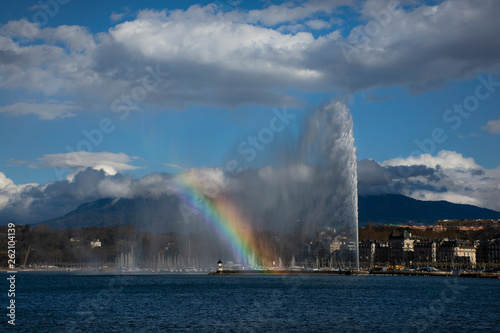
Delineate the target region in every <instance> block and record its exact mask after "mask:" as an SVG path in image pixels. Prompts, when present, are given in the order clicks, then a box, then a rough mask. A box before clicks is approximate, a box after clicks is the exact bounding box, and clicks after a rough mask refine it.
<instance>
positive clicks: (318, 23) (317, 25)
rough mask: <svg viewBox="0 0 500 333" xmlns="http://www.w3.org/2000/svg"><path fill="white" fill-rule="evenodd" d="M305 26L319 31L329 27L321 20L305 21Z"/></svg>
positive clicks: (328, 24)
mask: <svg viewBox="0 0 500 333" xmlns="http://www.w3.org/2000/svg"><path fill="white" fill-rule="evenodd" d="M306 25H307V26H308V27H309V28H311V29H314V30H321V29H326V28H329V27H330V23H328V22H326V21H323V20H309V21H306Z"/></svg>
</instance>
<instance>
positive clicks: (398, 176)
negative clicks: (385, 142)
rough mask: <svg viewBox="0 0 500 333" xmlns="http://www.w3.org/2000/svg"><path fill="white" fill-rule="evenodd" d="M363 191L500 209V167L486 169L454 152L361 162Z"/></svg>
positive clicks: (359, 170)
mask: <svg viewBox="0 0 500 333" xmlns="http://www.w3.org/2000/svg"><path fill="white" fill-rule="evenodd" d="M358 180H359V183H358V187H359V191H360V194H365V195H366V194H381V193H398V194H403V195H407V196H410V197H413V198H415V199H419V200H446V201H450V202H454V203H462V204H472V205H476V206H479V207H484V208H489V209H493V210H497V211H500V202H499V201H498V195H499V190H500V167H498V168H496V169H485V168H483V167H482V166H480V165H478V164H477V163H476V162H475V161H474V159H472V158H466V157H464V156H463V155H462V154H459V153H456V152H454V151H440V152H439V153H438V154H437V156H431V155H429V154H423V155H420V156H412V157H408V158H395V159H390V160H388V161H384V162H382V163H378V162H376V161H373V160H362V161H359V162H358Z"/></svg>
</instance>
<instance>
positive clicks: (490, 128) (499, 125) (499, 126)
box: [481, 119, 500, 134]
mask: <svg viewBox="0 0 500 333" xmlns="http://www.w3.org/2000/svg"><path fill="white" fill-rule="evenodd" d="M481 129H482V130H484V131H487V132H490V133H491V134H498V133H500V119H497V120H490V121H488V122H487V123H486V125H484V126H483V127H481Z"/></svg>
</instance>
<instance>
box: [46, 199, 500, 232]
mask: <svg viewBox="0 0 500 333" xmlns="http://www.w3.org/2000/svg"><path fill="white" fill-rule="evenodd" d="M178 205H179V202H178V200H176V199H173V198H172V197H171V196H165V197H161V198H158V199H147V198H140V199H119V200H117V199H100V200H97V201H93V202H89V203H85V204H83V205H81V206H79V207H78V208H77V209H75V210H74V211H72V212H70V213H68V214H66V215H64V216H62V217H59V218H56V219H53V220H50V221H45V222H43V223H44V224H46V225H48V226H50V227H51V228H62V229H65V228H70V227H71V228H84V227H92V226H106V225H127V224H131V225H135V226H138V227H139V228H140V229H141V230H145V231H155V232H169V231H176V232H178V231H182V230H184V231H185V230H186V227H187V225H186V223H185V220H184V219H183V216H182V213H181V211H180V210H179V208H178ZM358 206H359V225H360V226H364V225H366V223H367V222H372V223H374V224H400V223H402V224H407V223H415V224H424V225H432V224H434V222H435V221H436V220H442V219H479V218H481V219H500V212H497V211H494V210H490V209H485V208H479V207H476V206H472V205H461V204H454V203H451V202H447V201H421V200H415V199H412V198H409V197H406V196H404V195H396V194H386V195H379V196H360V197H359V204H358Z"/></svg>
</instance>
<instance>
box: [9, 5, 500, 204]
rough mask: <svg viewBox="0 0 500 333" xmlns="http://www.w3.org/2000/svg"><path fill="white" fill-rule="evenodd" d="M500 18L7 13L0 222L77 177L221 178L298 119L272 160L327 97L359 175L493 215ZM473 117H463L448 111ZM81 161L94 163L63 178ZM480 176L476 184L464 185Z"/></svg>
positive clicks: (354, 10)
mask: <svg viewBox="0 0 500 333" xmlns="http://www.w3.org/2000/svg"><path fill="white" fill-rule="evenodd" d="M498 9H499V8H498V4H497V3H491V2H488V1H475V2H469V1H465V0H464V1H454V2H453V4H452V3H451V2H450V1H427V2H418V1H399V2H392V3H390V4H389V2H385V1H373V0H368V1H349V0H344V1H340V0H339V1H319V0H311V1H294V2H287V1H245V0H240V1H226V2H222V1H215V3H211V2H210V1H201V2H195V1H141V2H137V1H119V2H118V1H106V2H98V1H77V0H72V1H68V0H64V1H63V0H59V1H58V0H51V1H47V2H44V1H41V2H36V1H17V2H6V3H3V4H2V10H1V11H0V142H1V149H0V172H1V173H2V175H3V178H2V179H3V181H2V182H3V183H2V182H0V187H2V186H3V190H2V191H3V194H2V192H1V191H0V197H2V195H3V201H2V200H0V209H2V207H5V205H8V202H9V200H11V201H13V200H14V199H15V197H16V195H19V193H22V192H23V191H24V190H23V189H24V188H25V187H23V184H27V183H34V184H38V185H39V186H43V185H44V184H47V183H49V182H56V181H61V180H63V179H65V178H66V177H68V179H69V180H71V178H72V177H73V176H74V175H75V174H77V173H78V172H81V171H82V170H84V169H85V168H87V167H91V168H94V169H96V170H99V169H101V170H105V171H106V172H108V173H109V174H111V175H112V174H115V173H116V172H118V173H123V174H129V175H131V176H132V177H135V178H140V177H144V176H146V175H148V174H151V173H152V172H168V173H176V172H182V171H183V170H187V169H189V168H201V167H211V168H217V167H219V168H224V167H225V166H226V164H227V163H228V161H230V160H231V159H234V158H235V157H236V158H241V156H240V155H239V153H238V149H237V147H238V145H239V144H240V143H241V142H243V141H244V140H246V139H247V137H248V136H249V135H256V134H257V133H258V132H259V131H260V130H261V129H262V128H265V127H266V126H269V121H270V119H271V118H272V117H273V116H274V115H275V112H276V110H281V111H280V112H283V110H284V109H286V110H288V111H287V112H289V113H291V114H293V115H295V116H296V118H294V119H293V121H291V124H288V125H287V127H286V130H285V131H283V132H279V133H276V134H275V137H273V140H275V142H274V144H273V147H272V150H273V151H274V150H275V149H279V144H278V143H280V144H284V145H286V141H287V140H291V139H290V138H296V137H297V133H300V130H301V128H302V127H303V126H304V120H305V119H306V117H307V114H309V113H310V112H312V111H313V110H315V109H317V108H319V107H321V106H322V105H325V104H328V103H330V102H331V101H332V100H341V101H342V102H343V103H344V104H345V105H346V106H347V107H349V108H350V110H351V113H352V117H353V120H354V136H355V140H356V146H357V149H358V160H359V161H363V160H373V162H374V163H376V164H377V166H378V167H379V168H382V169H384V168H385V169H384V170H385V171H387V170H388V169H387V168H389V167H390V166H394V165H410V166H415V165H424V166H426V167H428V168H437V169H439V170H441V171H440V172H443V171H442V170H444V169H450V170H453V172H452V171H450V173H448V174H446V175H443V177H442V179H445V178H446V179H447V180H448V183H446V182H444V180H443V183H439V184H437V183H433V184H432V187H433V189H434V190H428V186H431V184H430V183H428V182H430V180H429V179H416V178H415V179H412V180H411V181H410V180H408V179H405V181H404V184H403V183H402V182H400V183H399V184H400V185H401V186H402V187H404V188H405V189H404V190H401V193H403V194H406V195H410V196H413V197H416V198H421V199H429V200H430V199H445V200H450V201H454V202H463V203H472V204H477V205H480V206H483V207H488V208H493V209H498V208H500V207H498V205H496V204H495V203H494V201H495V199H494V198H495V196H496V195H498V190H497V189H498V187H497V186H498V185H497V184H498V182H499V179H500V177H498V175H499V174H500V168H499V166H500V154H498V147H499V146H500V110H499V106H500V86H499V84H498V83H497V82H499V81H500V77H499V75H498V74H499V68H500V67H499V64H500V38H499V36H498V31H499V29H498V28H499V25H500V24H499V23H498V19H496V18H495V15H494V13H497V12H498ZM154 73H155V74H154ZM488 81H490V84H489V85H488V84H487V83H485V82H488ZM144 82H146V83H144ZM491 82H492V83H491ZM146 86H148V87H149V88H148V89H145V87H146ZM134 93H135V96H136V97H137V98H135V99H134V98H132V99H131V97H130V96H132V95H134ZM141 94H143V95H141ZM478 94H479V95H480V96H482V97H481V98H479V97H477V96H478ZM124 96H128V98H129V99H128V102H129V104H127V102H126V101H125V100H124V99H123V98H124ZM467 103H469V104H468V105H466V106H467V108H468V109H471V110H473V111H470V112H469V111H467V110H465V111H462V113H461V114H460V113H458V112H455V111H454V105H460V104H461V105H463V104H467ZM125 109H126V110H125ZM103 122H104V127H105V128H106V129H107V130H106V131H102V128H100V126H102V124H103ZM97 132H99V134H96V133H97ZM85 133H94V134H93V135H94V136H92V134H87V136H86V135H85ZM433 133H434V134H433ZM89 135H90V138H93V140H94V142H91V141H92V139H89ZM436 138H437V139H436ZM83 141H85V142H86V143H85V142H83ZM82 142H83V143H82ZM89 142H90V143H89ZM80 150H85V151H89V152H90V153H91V155H86V156H89V158H88V160H86V161H85V162H84V163H83V162H82V163H68V159H69V158H68V156H70V155H67V154H68V153H70V152H71V151H80ZM268 150H269V151H271V148H269V149H268ZM440 152H441V155H439V154H440ZM425 153H428V154H429V155H425ZM99 154H101V155H99ZM102 154H106V155H102ZM270 154H273V153H271V152H270ZM410 155H412V156H413V157H410ZM263 156H267V155H263ZM271 160H272V159H267V158H264V157H262V156H261V158H259V159H256V160H255V161H254V162H253V163H250V164H247V165H245V166H246V167H253V168H259V167H264V166H266V165H267V164H273V162H271ZM443 164H445V165H448V166H449V168H443ZM364 166H366V165H365V164H362V165H361V166H360V167H364ZM478 169H480V170H482V171H481V172H483V175H484V176H483V177H482V178H480V179H479V178H478V179H476V178H473V177H472V176H471V177H469V178H467V179H464V178H463V177H461V176H460V177H458V176H457V175H460V174H463V170H478ZM55 170H56V171H55ZM58 170H59V171H58ZM61 170H62V171H61ZM370 170H371V169H370ZM385 171H384V172H385ZM363 172H364V170H363V169H361V170H360V173H361V175H365V176H367V175H366V174H364V173H363ZM387 172H388V171H387ZM476 173H477V172H476ZM457 177H458V178H457ZM497 177H498V178H497ZM396 178H397V177H396ZM363 179H366V177H365V178H363ZM391 179H392V178H391ZM485 179H486V180H485ZM393 181H395V180H394V179H393ZM449 182H451V183H449ZM417 183H418V184H422V183H425V185H426V187H425V188H426V189H427V190H425V191H423V190H422V189H420V188H417V187H418V186H417V187H415V186H416V184H417ZM405 186H406V187H405ZM443 188H446V190H443ZM470 188H473V189H474V191H472V192H467V189H470ZM495 189H496V190H495ZM374 191H375V190H374ZM377 191H380V189H377V190H376V191H375V192H377ZM495 191H497V192H495ZM368 192H369V191H368ZM383 192H384V191H383ZM386 192H387V191H386ZM479 192H481V193H487V194H488V195H487V196H486V197H485V198H482V199H477V193H479ZM370 193H371V192H370ZM439 193H441V194H439ZM443 193H444V194H443ZM497 201H498V200H497ZM2 202H3V204H1V203H2Z"/></svg>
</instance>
